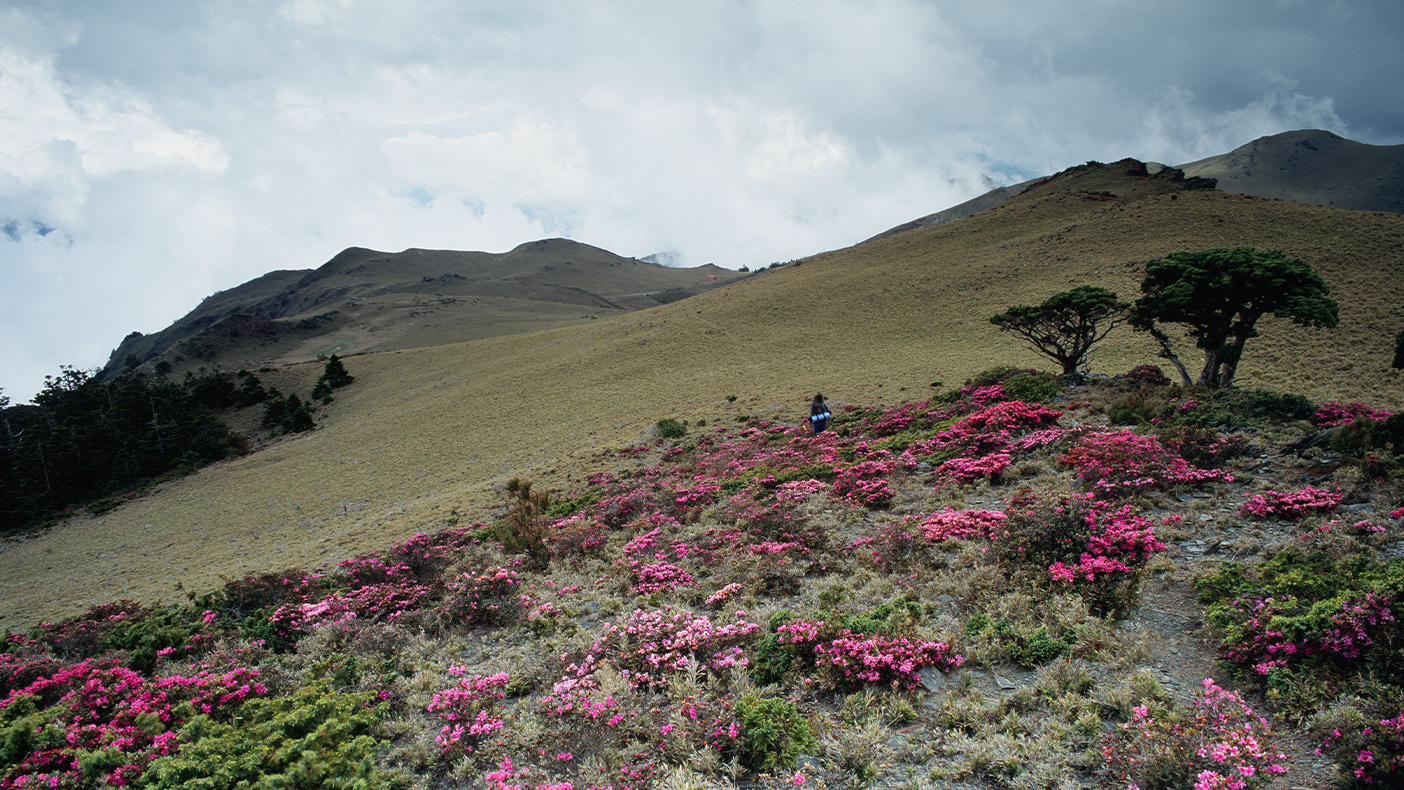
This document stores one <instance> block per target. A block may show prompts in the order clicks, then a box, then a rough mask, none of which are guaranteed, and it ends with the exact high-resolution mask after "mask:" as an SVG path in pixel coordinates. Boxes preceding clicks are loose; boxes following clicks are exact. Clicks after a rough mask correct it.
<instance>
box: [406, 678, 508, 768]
mask: <svg viewBox="0 0 1404 790" xmlns="http://www.w3.org/2000/svg"><path fill="white" fill-rule="evenodd" d="M448 671H449V674H451V675H458V676H459V680H458V685H456V686H454V687H453V688H449V689H445V690H443V691H440V692H438V693H436V694H435V695H434V699H433V701H431V702H430V703H429V706H428V707H427V708H426V710H427V711H428V712H429V713H433V714H436V715H437V716H438V717H439V718H440V719H442V720H443V721H445V722H447V724H445V725H444V726H443V728H442V729H440V730H439V735H438V737H437V739H436V740H437V741H438V743H439V746H441V747H442V748H443V749H444V751H445V752H463V753H469V752H472V751H473V750H474V749H475V748H477V746H478V745H479V744H480V743H482V741H483V740H484V738H486V737H487V736H489V735H491V734H492V733H494V732H497V731H498V730H500V729H502V727H503V725H504V722H503V720H502V716H501V714H500V713H499V712H498V710H497V703H498V702H499V701H500V700H503V699H505V698H506V697H507V692H506V688H507V684H508V683H510V682H511V677H510V676H508V674H507V673H506V672H498V673H497V674H495V675H487V676H484V675H471V676H470V675H468V673H467V670H466V669H465V668H464V667H461V666H452V667H449V670H448Z"/></svg>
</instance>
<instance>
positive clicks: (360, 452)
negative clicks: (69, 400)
mask: <svg viewBox="0 0 1404 790" xmlns="http://www.w3.org/2000/svg"><path fill="white" fill-rule="evenodd" d="M1127 170H1128V165H1127V164H1126V163H1117V164H1115V165H1110V166H1107V167H1100V166H1095V167H1082V168H1075V169H1073V170H1072V171H1067V172H1065V173H1063V174H1060V175H1059V176H1057V177H1055V178H1053V179H1051V180H1050V181H1048V182H1047V183H1044V184H1042V185H1041V186H1039V187H1037V188H1035V189H1033V190H1031V191H1030V192H1028V193H1026V194H1024V195H1021V196H1019V197H1017V198H1014V199H1012V200H1010V201H1008V202H1007V203H1005V204H1003V205H1001V206H999V207H997V208H995V209H991V210H989V211H987V212H983V213H981V214H978V215H975V216H973V217H970V218H967V219H964V220H960V221H958V222H953V223H949V224H945V225H940V226H936V227H931V228H925V229H919V230H912V231H907V232H904V233H899V234H896V235H892V236H887V237H884V238H880V239H876V240H872V241H868V242H865V243H863V244H860V245H857V246H854V247H851V248H848V249H844V250H838V251H834V252H829V253H824V254H821V255H816V256H814V257H812V258H808V259H805V260H804V261H801V262H798V263H794V264H790V265H788V266H785V267H783V268H780V269H775V270H771V271H767V272H766V273H764V274H762V275H760V276H756V277H752V278H749V279H746V280H743V281H740V282H737V283H733V284H731V285H728V286H726V287H724V288H720V289H717V290H714V291H710V292H708V293H705V294H701V295H699V296H696V297H693V298H691V299H687V300H684V301H680V302H675V303H672V304H668V305H663V306H660V307H657V308H653V309H650V310H645V311H640V312H636V313H630V314H627V315H623V316H619V317H615V318H611V319H607V320H600V321H596V322H591V323H589V324H585V325H579V326H572V327H566V328H561V329H555V330H550V331H545V332H538V333H532V334H518V335H511V336H506V337H495V338H486V339H482V340H478V341H474V342H467V343H459V344H454V345H445V346H438V347H434V348H423V349H406V350H402V351H397V352H384V353H376V354H366V355H360V356H353V357H350V358H348V359H347V367H348V369H349V370H350V371H351V373H352V374H354V375H355V376H356V383H355V384H353V385H352V386H351V387H349V388H347V389H345V390H340V391H338V394H337V400H336V402H335V403H334V404H332V405H331V406H330V407H329V408H327V409H324V410H322V411H321V412H320V413H319V415H318V419H319V422H320V423H321V427H320V428H319V429H318V430H317V431H315V432H313V433H311V434H307V435H303V436H300V437H297V438H293V439H289V440H287V441H285V442H283V443H280V444H278V445H276V446H274V447H271V448H268V449H265V450H263V451H260V452H258V453H256V454H253V455H251V456H248V457H245V458H241V459H237V460H234V461H230V462H227V463H223V464H220V465H218V466H216V467H212V468H209V469H206V470H204V471H202V472H200V473H199V474H197V475H194V476H192V477H190V478H187V479H185V480H182V481H179V482H177V483H173V484H170V485H168V486H165V488H164V490H162V491H160V492H159V493H157V494H156V495H154V496H150V497H147V498H144V499H141V500H138V501H136V502H133V503H131V504H128V505H125V506H123V507H121V508H118V509H117V510H114V511H111V512H109V513H107V514H106V515H104V516H101V517H97V518H92V519H88V520H75V521H72V522H69V523H67V524H65V525H62V526H60V527H58V528H55V529H54V530H52V531H51V532H49V533H47V534H45V535H42V536H39V537H37V538H33V539H31V540H28V541H25V542H22V543H11V544H7V545H6V546H5V549H6V550H5V551H4V553H3V554H0V602H3V603H0V616H2V617H3V619H0V625H5V626H8V627H11V628H14V627H21V626H23V625H27V624H30V623H33V622H35V621H37V620H39V619H41V618H49V619H52V618H57V617H62V616H68V615H73V614H76V613H78V612H80V611H82V610H83V609H84V608H86V607H87V606H88V605H90V604H92V603H97V602H104V601H110V600H114V599H120V598H139V599H143V600H154V599H167V600H169V599H171V598H173V597H174V596H176V595H179V592H178V591H177V590H176V585H177V584H180V585H182V586H183V587H184V588H185V589H187V590H197V591H198V590H206V589H209V588H212V587H214V586H216V585H218V584H219V583H220V581H221V579H224V578H236V577H241V576H245V575H248V574H252V573H254V572H257V571H261V570H273V569H280V568H283V567H287V566H303V567H309V566H315V565H318V564H320V563H322V562H329V561H334V560H339V559H342V558H344V557H348V556H351V555H354V554H357V553H360V552H365V551H369V550H373V549H376V548H379V547H382V546H384V545H386V544H388V543H389V542H390V541H393V540H397V539H400V538H403V537H405V536H407V535H410V534H413V533H415V532H418V531H426V530H433V529H434V528H436V527H437V526H439V525H441V524H442V523H444V522H445V521H446V520H448V519H450V518H452V517H454V514H455V513H457V514H461V515H462V517H463V518H464V519H467V520H478V519H486V518H489V517H490V514H491V511H492V509H493V508H494V507H495V506H496V505H497V504H498V503H499V502H500V499H499V497H498V496H497V495H495V494H493V493H492V486H493V485H495V484H497V483H500V482H502V481H504V480H506V479H508V478H510V477H512V476H514V475H523V476H530V477H533V478H535V479H537V480H538V481H539V482H540V483H541V484H544V485H545V486H547V487H549V488H552V489H567V488H569V487H570V486H571V483H570V482H569V480H568V477H569V476H572V475H573V476H576V477H579V476H580V475H581V474H582V473H583V471H584V470H585V469H587V468H588V466H589V463H590V455H591V453H592V452H595V451H598V450H601V449H605V448H611V447H618V446H620V445H623V444H627V443H629V442H632V441H634V440H636V439H637V438H638V437H639V435H640V434H641V433H642V432H643V431H644V430H645V429H646V428H647V427H648V426H649V425H651V424H652V423H653V422H655V421H657V420H658V419H660V418H662V417H669V416H671V417H675V418H678V419H688V420H693V421H695V420H697V419H700V418H705V419H707V420H709V421H712V420H717V419H722V420H731V419H732V418H733V417H734V416H735V415H737V414H742V413H748V414H764V415H765V416H768V417H771V418H777V419H786V418H789V417H791V416H792V417H793V418H794V419H795V420H796V421H798V420H800V419H802V415H803V414H804V413H805V412H804V408H805V406H806V403H807V401H808V398H809V397H810V396H811V395H812V394H813V392H814V391H815V390H816V389H818V390H823V391H824V393H825V395H827V396H828V397H829V398H830V400H831V401H833V402H836V403H838V404H842V403H844V402H864V403H871V402H884V403H893V402H897V401H900V400H903V399H920V398H923V397H925V396H926V395H927V394H928V393H929V392H930V389H929V384H930V383H931V382H933V381H942V382H945V384H946V385H947V386H954V385H958V384H960V383H961V382H962V381H963V380H964V379H965V378H966V377H968V376H970V375H971V374H973V373H975V372H977V371H979V370H982V369H986V368H989V367H991V366H994V365H999V364H1015V365H1027V366H1041V367H1043V368H1045V369H1046V368H1048V367H1050V365H1049V363H1047V362H1046V360H1044V359H1043V358H1041V357H1039V356H1037V355H1035V354H1033V353H1032V352H1030V351H1027V350H1026V349H1024V348H1023V347H1022V346H1021V345H1020V344H1019V343H1018V342H1017V341H1016V339H1015V338H1013V337H1012V336H1009V335H1004V334H1001V333H1000V332H999V331H998V330H996V329H995V327H993V326H992V325H991V324H990V323H989V322H988V317H989V316H990V315H993V314H994V313H996V312H999V311H1001V310H1003V309H1004V308H1006V307H1007V306H1009V305H1011V304H1015V303H1030V302H1035V301H1039V300H1042V299H1043V298H1045V297H1047V296H1048V295H1050V294H1052V293H1054V292H1056V291H1060V290H1065V289H1067V288H1071V287H1073V286H1076V285H1081V284H1092V285H1100V286H1104V287H1107V288H1111V289H1113V290H1116V291H1118V292H1119V293H1120V294H1121V295H1122V297H1123V298H1127V299H1129V298H1133V297H1134V296H1136V295H1137V294H1136V285H1137V283H1138V282H1139V280H1140V278H1141V275H1142V271H1143V267H1144V264H1145V262H1146V261H1147V260H1150V259H1152V258H1155V257H1159V256H1162V255H1164V254H1166V253H1169V252H1172V251H1175V250H1180V249H1200V248H1205V247H1215V246H1227V245H1240V244H1241V245H1251V246H1257V247H1263V248H1276V249H1282V250H1284V251H1286V252H1287V253H1288V254H1289V255H1293V256H1297V257H1301V258H1303V259H1305V260H1307V261H1309V262H1310V263H1312V264H1313V265H1314V266H1315V267H1317V269H1318V270H1319V271H1320V272H1321V273H1322V275H1323V276H1324V277H1325V278H1326V280H1327V281H1328V282H1329V283H1331V285H1332V288H1333V296H1334V297H1335V298H1337V299H1338V300H1339V301H1340V303H1341V327H1340V328H1339V329H1336V330H1334V331H1309V330H1303V329H1300V328H1298V327H1294V326H1291V325H1290V324H1285V323H1283V322H1279V321H1273V320H1271V319H1268V320H1265V321H1264V322H1263V323H1262V331H1263V337H1261V338H1258V339H1255V340H1252V341H1250V342H1249V345H1248V347H1247V351H1246V352H1245V355H1244V360H1243V363H1242V365H1241V367H1240V372H1239V383H1240V385H1241V386H1244V387H1269V388H1273V389H1279V390H1286V391H1293V392H1300V393H1303V394H1306V395H1308V396H1310V397H1312V398H1314V399H1318V400H1363V401H1366V402H1369V403H1370V404H1371V405H1373V406H1376V407H1388V408H1393V409H1400V408H1404V387H1401V376H1400V371H1396V370H1391V369H1389V367H1388V364H1389V361H1390V359H1391V356H1392V343H1393V338H1394V335H1395V334H1396V333H1397V332H1399V331H1400V330H1401V329H1404V318H1402V317H1401V310H1400V306H1401V305H1404V217H1401V216H1399V215H1394V214H1384V213H1371V212H1357V211H1342V210H1333V209H1326V208H1319V207H1315V206H1307V205H1300V204H1295V203H1286V202H1282V201H1272V200H1262V199H1257V198H1251V197H1247V196H1241V195H1230V194H1225V193H1222V192H1217V191H1208V192H1204V191H1179V190H1178V189H1177V188H1175V187H1174V186H1173V185H1167V184H1166V183H1164V182H1163V181H1157V180H1155V179H1142V178H1136V177H1133V176H1128V175H1127ZM1104 193H1112V194H1115V195H1116V197H1115V198H1109V197H1108V196H1107V195H1106V194H1104ZM1152 352H1153V348H1152V345H1151V343H1150V342H1149V341H1148V340H1147V339H1146V338H1144V337H1142V336H1139V335H1136V334H1134V333H1132V332H1131V331H1129V330H1124V331H1123V330H1118V331H1117V332H1114V333H1112V335H1111V337H1109V338H1108V341H1107V342H1106V344H1105V346H1104V347H1103V348H1102V349H1100V350H1099V351H1098V353H1097V355H1096V356H1095V357H1094V359H1093V361H1092V369H1093V371H1094V372H1100V373H1120V372H1124V371H1125V370H1127V369H1129V368H1130V367H1131V366H1133V365H1135V364H1139V363H1143V362H1155V361H1157V360H1155V358H1154V357H1153V354H1152ZM1183 356H1184V358H1185V361H1186V363H1187V364H1189V365H1191V366H1192V367H1193V366H1194V364H1195V363H1196V362H1197V354H1195V353H1194V349H1193V348H1190V347H1186V348H1184V349H1183ZM300 370H301V371H302V375H304V378H305V381H306V386H309V387H310V385H311V382H312V380H313V379H314V378H315V377H316V375H317V373H319V372H320V369H319V368H318V367H317V366H316V365H311V364H309V365H304V366H302V367H301V368H300ZM732 394H735V395H737V396H739V399H738V400H737V402H736V403H735V404H728V403H727V401H726V400H725V398H726V396H728V395H732Z"/></svg>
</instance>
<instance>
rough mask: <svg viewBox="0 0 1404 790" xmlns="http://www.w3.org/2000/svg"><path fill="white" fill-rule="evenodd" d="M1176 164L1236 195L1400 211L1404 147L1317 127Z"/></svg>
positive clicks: (1402, 205) (1403, 203)
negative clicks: (1368, 140)
mask: <svg viewBox="0 0 1404 790" xmlns="http://www.w3.org/2000/svg"><path fill="white" fill-rule="evenodd" d="M1181 168H1182V169H1183V170H1184V171H1185V174H1186V175H1189V176H1201V177H1205V178H1213V179H1217V180H1218V182H1219V189H1222V190H1224V191H1225V192H1233V193H1236V194H1241V195H1257V196H1258V197H1268V198H1280V199H1282V200H1294V201H1297V202H1299V203H1311V204H1313V205H1317V206H1330V207H1331V208H1353V209H1366V210H1372V211H1392V212H1395V213H1399V212H1404V145H1369V144H1367V143H1360V142H1356V141H1354V140H1347V139H1345V138H1344V137H1339V136H1337V135H1334V134H1331V133H1330V132H1327V131H1323V130H1321V129H1298V130H1296V131H1291V132H1283V133H1281V134H1274V135H1270V136H1268V137H1260V138H1258V139H1257V140H1254V141H1252V142H1251V143H1247V144H1246V145H1242V146H1239V147H1238V148H1235V149H1233V150H1232V151H1229V152H1228V153H1226V154H1219V155H1218V156H1211V157H1208V158H1207V159H1200V160H1199V161H1197V162H1191V163H1189V164H1187V165H1181Z"/></svg>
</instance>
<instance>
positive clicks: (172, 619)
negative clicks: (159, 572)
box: [106, 607, 203, 673]
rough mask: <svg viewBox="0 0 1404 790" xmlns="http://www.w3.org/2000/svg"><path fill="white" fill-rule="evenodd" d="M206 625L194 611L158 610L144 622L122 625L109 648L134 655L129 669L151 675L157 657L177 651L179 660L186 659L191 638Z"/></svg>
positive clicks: (145, 618)
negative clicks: (169, 650)
mask: <svg viewBox="0 0 1404 790" xmlns="http://www.w3.org/2000/svg"><path fill="white" fill-rule="evenodd" d="M201 625H203V624H202V623H200V622H199V620H198V619H197V618H196V616H195V612H194V610H192V609H177V608H174V607H162V608H157V609H155V610H154V611H152V612H150V613H148V614H147V615H146V616H145V617H143V618H141V619H140V620H130V621H125V622H122V623H119V624H118V625H117V627H116V628H114V629H112V632H111V633H109V634H108V636H107V640H106V642H107V645H108V646H109V647H112V648H116V649H118V650H128V651H131V654H130V657H129V658H128V659H127V666H129V667H131V668H132V669H134V670H136V671H137V672H143V673H149V672H151V670H152V669H154V668H155V666H156V653H157V651H159V650H164V649H166V648H176V652H175V653H174V654H173V655H175V656H183V655H185V654H186V653H187V652H188V651H187V650H186V648H187V647H193V645H192V644H191V637H193V636H195V635H196V634H198V633H200V632H201V631H202V630H203V629H202V628H201Z"/></svg>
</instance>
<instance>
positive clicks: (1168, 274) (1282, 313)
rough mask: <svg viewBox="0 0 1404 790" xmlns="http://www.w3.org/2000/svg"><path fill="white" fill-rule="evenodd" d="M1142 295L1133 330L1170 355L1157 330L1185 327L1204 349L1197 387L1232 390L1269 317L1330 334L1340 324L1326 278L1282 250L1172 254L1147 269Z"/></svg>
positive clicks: (1234, 249)
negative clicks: (1260, 322) (1249, 345)
mask: <svg viewBox="0 0 1404 790" xmlns="http://www.w3.org/2000/svg"><path fill="white" fill-rule="evenodd" d="M1141 291H1142V293H1144V294H1145V296H1142V297H1141V298H1140V299H1137V300H1136V304H1135V306H1134V307H1133V308H1132V309H1131V315H1130V321H1131V326H1132V327H1133V328H1135V329H1137V330H1139V331H1142V332H1150V333H1151V334H1152V335H1153V336H1156V339H1157V341H1158V342H1160V343H1161V345H1162V347H1163V348H1165V349H1166V353H1170V352H1169V351H1168V340H1167V339H1166V338H1165V335H1164V333H1163V331H1161V330H1159V329H1158V324H1184V325H1185V326H1187V327H1188V330H1187V334H1188V335H1189V336H1190V337H1192V338H1194V341H1195V345H1196V346H1198V347H1199V348H1200V349H1202V350H1203V351H1204V368H1203V370H1202V371H1201V372H1200V374H1199V383H1200V384H1204V385H1207V386H1210V387H1228V386H1231V385H1232V384H1233V378H1234V374H1235V373H1236V372H1237V371H1238V362H1239V360H1240V359H1241V358H1242V356H1243V346H1244V344H1245V343H1247V342H1248V339H1249V338H1251V337H1257V336H1258V331H1257V329H1256V328H1255V327H1256V324H1257V323H1258V319H1259V318H1262V317H1263V316H1264V315H1266V314H1268V313H1271V314H1273V315H1275V316H1277V317H1278V318H1286V319H1288V320H1290V321H1292V322H1293V323H1297V324H1301V325H1303V326H1310V327H1326V328H1330V327H1334V326H1336V324H1337V323H1338V321H1339V310H1338V307H1337V305H1336V303H1335V302H1334V301H1332V300H1331V299H1328V298H1326V295H1327V294H1329V293H1330V292H1331V288H1330V286H1328V285H1327V284H1326V281H1325V280H1323V279H1321V275H1319V274H1317V273H1316V271H1315V270H1314V269H1312V268H1311V266H1310V265H1308V264H1307V263H1305V262H1303V261H1301V260H1299V259H1296V258H1288V257H1287V256H1286V255H1284V254H1283V253H1281V252H1279V251H1277V250H1256V249H1253V248H1252V247H1224V248H1215V249H1209V250H1200V251H1198V252H1184V251H1182V252H1172V253H1170V254H1169V255H1167V256H1165V257H1164V258H1160V259H1158V260H1154V261H1151V262H1150V263H1148V264H1146V276H1145V279H1144V280H1142V281H1141ZM1157 333H1159V334H1157ZM1162 356H1164V355H1162Z"/></svg>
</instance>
